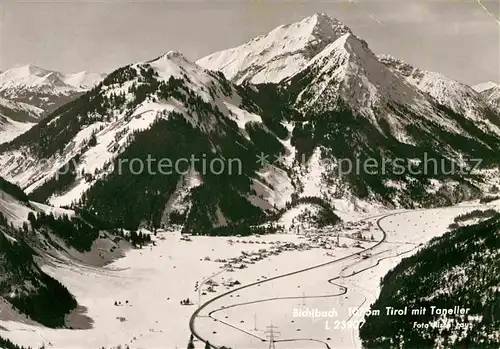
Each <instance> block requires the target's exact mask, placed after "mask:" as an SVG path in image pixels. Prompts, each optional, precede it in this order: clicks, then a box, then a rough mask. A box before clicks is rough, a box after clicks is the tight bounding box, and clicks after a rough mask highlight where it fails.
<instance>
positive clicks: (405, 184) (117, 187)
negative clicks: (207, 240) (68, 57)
mask: <svg viewBox="0 0 500 349" xmlns="http://www.w3.org/2000/svg"><path fill="white" fill-rule="evenodd" d="M204 68H206V69H204ZM28 70H29V69H28ZM41 74H42V75H43V73H41ZM31 75H36V74H35V73H34V71H33V74H30V76H31ZM43 76H45V79H43V81H49V80H50V81H53V83H52V84H51V86H52V87H51V88H50V90H51V91H56V92H57V93H59V92H61V93H62V91H66V89H69V87H68V86H70V82H69V81H73V82H72V83H73V84H76V83H75V82H74V81H75V80H78V81H79V82H78V84H76V85H78V86H81V85H82V84H83V83H82V81H85V80H87V79H83V78H79V79H76V78H75V79H73V80H72V79H69V78H67V77H66V78H62V77H60V76H59V75H57V74H50V73H49V74H45V75H43ZM28 80H29V79H28ZM96 80H98V79H97V78H96V79H90V81H93V82H94V81H96ZM30 81H31V80H30ZM32 84H34V86H38V85H41V86H44V84H43V83H42V82H41V81H39V80H36V79H35V81H32ZM71 86H73V88H74V89H77V88H76V87H74V85H71ZM86 86H87V88H88V85H86ZM41 89H42V90H43V89H44V87H41ZM14 90H15V89H14ZM83 90H84V89H80V90H78V91H79V92H77V93H81V94H82V95H81V96H80V97H78V98H76V99H74V100H73V101H71V102H69V103H66V104H64V105H63V106H61V107H60V108H59V109H57V110H56V111H54V112H52V113H51V114H50V115H48V116H47V117H46V118H44V119H43V120H42V121H40V122H39V123H38V124H36V125H35V126H34V127H32V128H31V129H30V130H29V131H28V132H26V133H24V134H22V135H21V136H19V137H17V138H16V139H14V140H12V141H11V142H9V143H6V144H3V145H1V146H0V175H2V176H4V177H5V178H7V179H8V180H11V181H13V182H15V183H17V184H19V185H20V186H21V187H22V188H23V189H25V190H26V191H27V192H29V193H31V195H32V197H34V198H36V199H38V200H47V201H48V202H50V203H52V204H54V205H76V206H80V207H85V208H87V209H89V210H91V211H93V212H94V213H96V214H97V215H102V216H104V217H107V218H108V219H109V220H110V222H112V223H114V224H116V225H118V226H124V227H127V228H132V229H133V228H136V227H138V226H140V225H148V226H157V227H158V226H161V225H163V224H167V223H169V222H176V223H181V224H184V226H185V229H186V230H188V231H193V232H206V233H214V234H215V233H224V232H225V233H227V231H228V230H224V229H229V228H227V227H240V228H241V230H244V231H247V232H248V229H247V227H248V225H255V224H260V223H264V222H269V221H278V222H279V217H280V215H281V214H282V213H283V212H284V210H287V209H289V208H290V207H292V206H294V205H299V204H301V203H303V202H304V201H307V202H312V203H314V205H316V206H318V207H320V208H321V209H322V210H326V211H331V210H333V209H337V210H339V209H342V210H360V209H364V208H367V207H371V206H373V205H384V206H386V207H408V208H411V207H421V206H435V205H446V204H452V203H456V202H458V201H461V200H465V199H471V198H476V197H479V196H481V195H482V193H484V192H486V191H489V190H490V189H491V188H492V187H493V186H494V185H495V184H497V179H498V178H499V177H498V168H497V166H498V165H499V164H500V151H499V150H500V138H499V135H500V115H499V113H498V109H496V108H495V107H494V106H493V105H492V104H491V103H489V102H487V101H485V100H484V97H483V96H481V94H480V93H479V92H477V91H475V90H474V89H472V88H470V87H468V86H466V85H464V84H461V83H459V82H457V81H453V80H451V79H448V78H446V77H444V76H441V75H439V74H436V73H431V72H426V71H423V70H420V69H418V68H414V67H412V66H410V65H408V64H406V63H404V62H402V61H400V60H398V59H395V58H392V57H390V56H377V55H375V54H374V53H373V52H372V51H371V50H370V48H369V46H368V44H367V43H366V42H365V41H364V40H363V39H361V38H359V37H358V36H356V35H355V34H354V33H352V31H351V30H350V29H349V28H347V27H346V26H345V25H343V24H342V23H341V22H339V21H338V20H336V19H333V18H330V17H328V16H327V15H325V14H315V15H313V16H311V17H308V18H305V19H303V20H302V21H300V22H297V23H294V24H289V25H285V26H280V27H278V28H276V29H275V30H273V31H271V32H270V33H269V34H267V35H262V36H259V37H257V38H255V39H253V40H251V41H249V42H247V43H246V44H243V45H242V46H239V47H236V48H233V49H229V50H225V51H222V52H218V53H214V54H212V55H210V56H207V57H205V58H202V59H200V60H199V61H198V62H196V63H194V62H191V61H189V60H188V59H186V58H185V57H184V56H183V55H182V54H181V53H179V52H174V51H170V52H168V53H166V54H164V55H162V56H160V57H157V58H155V59H152V60H150V61H147V62H139V63H135V64H130V65H128V66H125V67H122V68H119V69H117V70H116V71H114V72H112V73H111V74H109V75H108V76H107V77H105V78H104V79H103V80H102V81H101V82H99V83H98V84H97V85H96V86H95V87H94V88H92V89H91V90H90V91H88V92H83ZM12 93H13V92H12ZM21 95H22V94H19V95H16V96H17V97H16V98H17V99H15V101H16V102H21V101H23V100H24V101H25V99H23V98H22V97H20V96H21ZM261 153H264V154H266V155H267V156H268V159H269V163H258V162H256V160H258V156H259V155H260V154H261ZM148 155H150V156H152V157H153V158H156V159H161V158H168V159H170V160H172V161H174V162H175V161H177V160H179V159H183V158H190V157H191V156H192V155H193V156H196V157H197V158H203V157H205V158H206V159H208V160H214V159H216V158H217V159H239V160H240V161H241V163H242V169H241V171H239V173H237V174H235V173H232V174H228V173H224V174H222V175H215V174H213V173H207V171H206V169H205V168H203V166H202V164H201V163H198V164H196V165H194V166H193V167H191V168H189V169H186V171H185V172H184V173H173V174H170V175H148V174H144V173H143V174H141V175H136V174H134V173H132V172H133V171H131V170H130V169H125V171H124V172H122V173H120V174H118V173H117V172H116V171H114V172H112V171H111V170H112V169H113V168H114V169H116V168H117V167H118V162H119V161H120V160H124V159H129V160H130V159H133V158H137V159H143V160H144V159H146V158H147V157H148ZM424 156H427V157H430V158H432V159H434V160H436V162H439V163H442V164H444V165H435V166H434V167H433V168H432V169H430V170H429V169H428V166H427V164H426V163H425V162H424V160H423V158H424ZM275 159H279V161H274V160H275ZM398 159H399V160H401V161H402V163H404V166H405V167H406V168H411V169H412V171H411V172H410V171H405V172H404V173H398V172H397V171H396V166H395V161H396V160H398ZM471 159H482V162H481V167H480V168H478V169H477V171H475V172H474V173H470V172H468V171H463V172H461V173H460V172H458V171H451V172H450V171H449V169H450V167H451V166H456V168H455V170H458V169H459V168H460V169H465V168H467V167H470V166H472V165H473V161H471ZM42 160H43V161H42ZM345 160H348V161H349V162H350V163H351V164H353V163H358V162H360V163H366V162H368V161H370V162H372V163H373V161H375V162H376V163H377V164H378V165H377V166H376V167H377V171H378V172H377V173H375V174H373V173H368V172H367V171H365V170H363V169H362V170H361V171H356V170H353V171H351V172H350V173H347V174H346V173H343V174H342V175H339V169H340V167H341V166H342V164H343V163H344V162H345ZM386 161H388V163H389V164H388V165H387V166H386V168H385V169H384V170H383V173H382V172H381V171H382V169H381V164H382V163H383V162H386ZM64 167H67V168H69V169H70V170H69V171H66V173H65V175H64V176H57V175H56V174H57V173H58V170H59V169H61V168H64ZM438 167H439V168H438ZM444 167H446V169H447V171H448V172H446V171H444ZM344 170H345V169H344ZM124 203H127V204H124ZM324 214H325V216H327V217H332V216H331V212H324ZM235 229H239V228H235Z"/></svg>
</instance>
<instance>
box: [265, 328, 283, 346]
mask: <svg viewBox="0 0 500 349" xmlns="http://www.w3.org/2000/svg"><path fill="white" fill-rule="evenodd" d="M277 328H278V327H276V326H273V324H272V323H271V325H270V326H267V330H266V334H267V336H268V337H269V349H276V346H275V345H274V343H275V341H276V337H277V336H279V334H280V333H279V332H278V331H276V329H277Z"/></svg>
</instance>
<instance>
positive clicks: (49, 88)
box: [0, 65, 104, 113]
mask: <svg viewBox="0 0 500 349" xmlns="http://www.w3.org/2000/svg"><path fill="white" fill-rule="evenodd" d="M103 77H104V75H103V74H97V73H88V72H80V73H76V74H69V75H65V74H62V73H60V72H56V71H51V70H47V69H43V68H39V67H37V66H34V65H25V66H20V67H15V68H12V69H9V70H7V71H5V72H2V73H1V74H0V97H3V98H5V99H8V100H10V101H13V102H23V103H26V104H29V105H32V106H34V107H37V108H40V109H42V110H43V111H44V112H46V113H48V112H51V111H53V110H55V109H56V108H57V107H59V106H61V105H62V104H64V103H66V102H67V101H69V100H71V99H72V98H74V97H76V96H78V95H81V94H82V93H83V92H85V91H87V90H89V89H90V88H92V87H93V86H95V85H96V84H97V83H98V82H99V81H101V80H102V79H103Z"/></svg>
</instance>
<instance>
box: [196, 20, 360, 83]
mask: <svg viewBox="0 0 500 349" xmlns="http://www.w3.org/2000/svg"><path fill="white" fill-rule="evenodd" d="M347 33H351V30H350V29H349V28H348V27H346V26H345V25H344V24H342V23H341V22H340V21H338V20H336V19H334V18H332V17H330V16H328V15H327V14H325V13H315V14H313V15H312V16H309V17H306V18H304V19H302V20H300V21H298V22H295V23H291V24H287V25H282V26H279V27H277V28H275V29H273V30H272V31H270V32H269V33H268V34H265V35H260V36H258V37H256V38H254V39H252V40H250V41H248V42H247V43H245V44H243V45H241V46H238V47H234V48H232V49H228V50H224V51H220V52H216V53H214V54H211V55H209V56H207V57H204V58H202V59H200V60H198V61H197V62H196V63H198V64H199V65H201V66H202V67H204V68H206V69H210V70H220V71H222V72H223V73H224V75H226V77H227V78H228V79H230V80H233V81H235V82H237V83H241V82H243V81H251V82H253V83H262V82H275V83H276V82H279V81H281V80H283V79H285V78H287V77H289V76H291V75H293V74H295V73H296V72H297V71H299V70H300V69H302V68H303V67H304V66H305V65H306V64H307V63H308V62H309V61H310V60H311V58H313V57H314V56H315V55H316V54H318V53H319V52H321V50H323V49H324V48H325V47H326V46H327V45H328V44H330V43H332V42H334V41H335V40H337V39H338V38H339V37H341V36H342V35H345V34H347Z"/></svg>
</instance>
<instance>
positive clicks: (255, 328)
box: [253, 313, 257, 331]
mask: <svg viewBox="0 0 500 349" xmlns="http://www.w3.org/2000/svg"><path fill="white" fill-rule="evenodd" d="M253 330H254V331H257V313H253Z"/></svg>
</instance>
